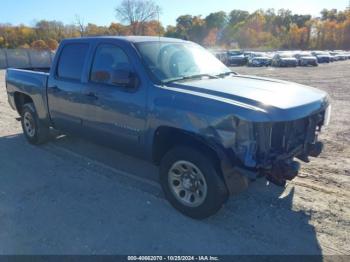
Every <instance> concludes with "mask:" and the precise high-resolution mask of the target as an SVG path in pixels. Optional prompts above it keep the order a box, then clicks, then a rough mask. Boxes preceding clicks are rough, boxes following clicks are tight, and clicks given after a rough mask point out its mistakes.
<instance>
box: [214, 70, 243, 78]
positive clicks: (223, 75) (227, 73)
mask: <svg viewBox="0 0 350 262" xmlns="http://www.w3.org/2000/svg"><path fill="white" fill-rule="evenodd" d="M229 75H238V74H237V73H236V72H232V71H231V72H226V73H222V74H218V75H216V77H220V78H221V77H225V76H229Z"/></svg>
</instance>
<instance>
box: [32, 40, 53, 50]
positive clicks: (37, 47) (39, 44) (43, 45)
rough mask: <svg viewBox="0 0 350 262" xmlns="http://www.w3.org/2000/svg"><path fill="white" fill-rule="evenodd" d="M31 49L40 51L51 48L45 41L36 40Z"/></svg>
mask: <svg viewBox="0 0 350 262" xmlns="http://www.w3.org/2000/svg"><path fill="white" fill-rule="evenodd" d="M31 47H32V48H33V49H35V50H38V51H43V50H48V49H49V47H48V46H47V44H46V43H45V41H44V40H36V41H34V42H33V43H32V44H31Z"/></svg>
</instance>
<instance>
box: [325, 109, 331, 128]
mask: <svg viewBox="0 0 350 262" xmlns="http://www.w3.org/2000/svg"><path fill="white" fill-rule="evenodd" d="M331 115H332V105H329V106H328V107H327V109H326V113H325V115H324V125H325V126H329V123H330V122H331Z"/></svg>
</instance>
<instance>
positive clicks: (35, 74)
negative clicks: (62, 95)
mask: <svg viewBox="0 0 350 262" xmlns="http://www.w3.org/2000/svg"><path fill="white" fill-rule="evenodd" d="M48 72H49V68H32V69H31V70H28V69H26V70H24V69H7V70H6V90H7V93H8V97H9V98H8V99H9V103H10V105H11V107H12V108H13V109H17V108H16V94H18V93H21V94H25V95H28V96H29V97H31V99H32V100H33V102H34V104H35V106H36V110H37V113H38V115H39V118H40V119H42V120H48V108H47V93H46V91H47V90H46V87H47V81H48V77H49V73H48ZM19 113H20V112H19Z"/></svg>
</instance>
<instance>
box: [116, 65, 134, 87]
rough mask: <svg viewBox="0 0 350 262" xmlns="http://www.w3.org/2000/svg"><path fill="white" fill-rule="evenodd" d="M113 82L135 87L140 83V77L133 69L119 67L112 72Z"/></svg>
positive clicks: (117, 84) (118, 84)
mask: <svg viewBox="0 0 350 262" xmlns="http://www.w3.org/2000/svg"><path fill="white" fill-rule="evenodd" d="M111 83H112V84H113V85H116V86H123V87H128V88H135V87H137V85H138V78H137V76H136V74H135V73H134V72H132V71H131V70H128V69H119V70H114V71H113V72H112V77H111Z"/></svg>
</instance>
